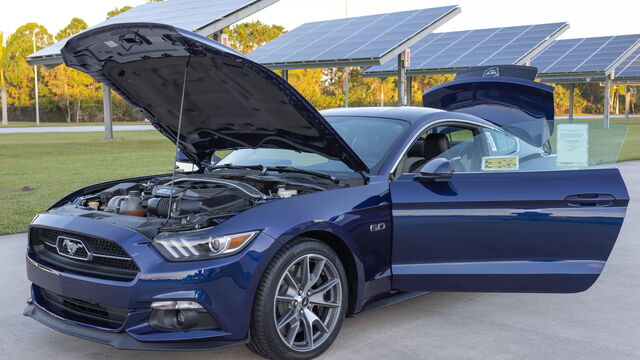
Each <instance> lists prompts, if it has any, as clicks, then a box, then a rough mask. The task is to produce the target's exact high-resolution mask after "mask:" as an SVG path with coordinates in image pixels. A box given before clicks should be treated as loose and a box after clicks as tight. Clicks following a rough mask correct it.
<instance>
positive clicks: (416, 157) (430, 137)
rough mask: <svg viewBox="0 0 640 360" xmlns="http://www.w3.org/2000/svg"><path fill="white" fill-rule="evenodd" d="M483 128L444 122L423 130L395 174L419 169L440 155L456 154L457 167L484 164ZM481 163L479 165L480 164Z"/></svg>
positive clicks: (464, 167)
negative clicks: (481, 129) (482, 152)
mask: <svg viewBox="0 0 640 360" xmlns="http://www.w3.org/2000/svg"><path fill="white" fill-rule="evenodd" d="M480 134H481V133H480V131H479V130H478V129H475V128H473V127H469V126H466V125H460V126H458V125H443V126H437V127H433V128H430V129H428V130H426V131H425V132H424V133H422V134H421V135H420V136H419V137H418V139H417V140H416V141H415V142H414V143H413V144H412V145H411V146H410V147H409V150H408V151H407V153H406V154H405V155H404V156H403V157H402V159H401V160H400V163H399V164H398V169H397V171H396V172H395V176H396V177H398V176H400V175H401V174H405V173H417V172H418V171H420V169H421V168H422V167H423V166H424V165H425V164H426V163H427V162H429V161H430V160H432V159H434V158H438V157H446V158H455V160H452V162H455V164H454V169H455V167H457V168H458V169H459V170H460V171H468V170H467V169H472V168H475V167H478V166H479V165H480V158H481V155H480V157H479V156H476V155H475V153H476V152H477V151H482V149H481V146H478V144H479V143H480V141H479V140H478V137H479V135H480ZM476 165H477V166H476Z"/></svg>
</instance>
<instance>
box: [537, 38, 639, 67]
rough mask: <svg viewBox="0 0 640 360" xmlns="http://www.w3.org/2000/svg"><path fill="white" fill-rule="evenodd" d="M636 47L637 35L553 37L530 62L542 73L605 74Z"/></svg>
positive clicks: (637, 44)
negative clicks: (578, 37) (562, 38)
mask: <svg viewBox="0 0 640 360" xmlns="http://www.w3.org/2000/svg"><path fill="white" fill-rule="evenodd" d="M638 46H640V35H622V36H603V37H594V38H583V39H565V40H557V41H555V42H554V43H553V44H551V46H549V47H548V48H546V49H545V50H544V51H542V52H541V53H540V54H538V55H537V56H536V57H534V58H533V60H532V61H531V65H532V66H535V67H537V68H538V71H539V73H540V74H543V75H546V76H552V74H568V75H566V76H579V74H581V73H582V74H585V73H586V74H588V73H600V74H608V73H610V72H611V71H612V70H613V69H614V68H615V67H616V66H617V65H618V64H620V62H621V61H623V60H624V59H625V58H626V57H627V56H629V55H630V54H631V52H632V51H634V50H635V49H636V48H637V47H638ZM571 74H574V75H571ZM563 76H564V75H563Z"/></svg>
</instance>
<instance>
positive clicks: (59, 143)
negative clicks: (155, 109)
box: [0, 131, 173, 235]
mask: <svg viewBox="0 0 640 360" xmlns="http://www.w3.org/2000/svg"><path fill="white" fill-rule="evenodd" d="M116 138H117V140H114V141H104V140H103V134H102V133H81V134H80V133H48V134H2V135H0V205H1V206H2V210H0V214H2V216H0V235H2V234H12V233H18V232H24V231H26V230H27V226H28V224H29V222H30V221H31V219H33V217H34V215H36V214H38V213H40V212H43V211H45V210H46V209H47V208H48V207H49V206H50V205H51V204H53V203H54V202H55V201H56V200H58V199H60V198H61V197H63V196H64V195H67V194H69V193H70V192H72V191H74V190H76V189H78V188H80V187H84V186H87V185H91V184H94V183H98V182H102V181H107V180H113V179H121V178H125V177H131V176H137V175H148V174H159V173H168V172H170V171H171V164H172V162H173V157H172V154H173V146H172V144H171V142H170V141H169V140H167V139H166V138H165V137H164V136H162V135H161V134H160V133H158V132H156V131H131V132H118V133H116Z"/></svg>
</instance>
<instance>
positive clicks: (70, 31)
mask: <svg viewBox="0 0 640 360" xmlns="http://www.w3.org/2000/svg"><path fill="white" fill-rule="evenodd" d="M88 27H89V26H88V25H87V23H86V22H85V21H84V20H82V19H80V18H77V17H75V18H73V19H71V22H69V25H67V26H65V27H64V28H62V29H61V30H60V31H58V33H57V34H56V40H58V41H60V40H62V39H66V38H68V37H71V36H72V35H75V34H77V33H79V32H81V31H83V30H86V29H87V28H88Z"/></svg>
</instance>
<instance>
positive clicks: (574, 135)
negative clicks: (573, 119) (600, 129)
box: [557, 124, 589, 167]
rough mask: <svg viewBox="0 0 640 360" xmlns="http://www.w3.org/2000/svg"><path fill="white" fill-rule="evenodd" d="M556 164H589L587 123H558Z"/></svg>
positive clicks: (576, 165)
mask: <svg viewBox="0 0 640 360" xmlns="http://www.w3.org/2000/svg"><path fill="white" fill-rule="evenodd" d="M557 138H558V157H557V162H558V166H571V167H584V166H588V165H589V125H588V124H560V125H558V135H557Z"/></svg>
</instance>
